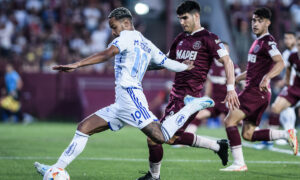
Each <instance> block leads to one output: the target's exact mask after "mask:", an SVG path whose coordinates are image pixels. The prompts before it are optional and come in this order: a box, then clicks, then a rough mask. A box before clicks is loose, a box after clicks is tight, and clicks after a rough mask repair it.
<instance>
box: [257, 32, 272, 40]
mask: <svg viewBox="0 0 300 180" xmlns="http://www.w3.org/2000/svg"><path fill="white" fill-rule="evenodd" d="M267 35H270V33H269V32H267V33H265V34H263V35H261V36H259V37H258V38H257V39H261V38H263V37H265V36H267Z"/></svg>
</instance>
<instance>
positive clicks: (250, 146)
mask: <svg viewBox="0 0 300 180" xmlns="http://www.w3.org/2000/svg"><path fill="white" fill-rule="evenodd" d="M203 137H207V138H210V139H214V140H218V139H220V138H215V137H211V136H203ZM242 145H243V146H244V147H247V148H252V149H255V148H254V147H253V145H254V144H251V143H248V142H242ZM268 150H269V151H273V152H278V153H283V154H291V155H294V152H293V151H292V150H288V149H280V148H276V147H272V148H271V149H268ZM297 156H298V157H300V153H299V152H298V154H297Z"/></svg>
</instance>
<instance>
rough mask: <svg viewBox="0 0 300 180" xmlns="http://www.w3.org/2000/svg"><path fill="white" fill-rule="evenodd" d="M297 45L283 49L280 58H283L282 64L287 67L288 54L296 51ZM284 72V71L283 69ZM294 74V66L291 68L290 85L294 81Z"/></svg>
mask: <svg viewBox="0 0 300 180" xmlns="http://www.w3.org/2000/svg"><path fill="white" fill-rule="evenodd" d="M297 51H298V50H297V47H296V46H295V47H294V48H293V49H292V50H289V49H286V50H285V51H283V53H282V58H283V61H284V64H285V67H288V66H289V63H288V59H289V57H290V55H291V54H292V53H294V52H297ZM284 72H285V71H284ZM295 76H296V71H295V69H294V68H291V75H290V85H292V84H293V83H294V78H295Z"/></svg>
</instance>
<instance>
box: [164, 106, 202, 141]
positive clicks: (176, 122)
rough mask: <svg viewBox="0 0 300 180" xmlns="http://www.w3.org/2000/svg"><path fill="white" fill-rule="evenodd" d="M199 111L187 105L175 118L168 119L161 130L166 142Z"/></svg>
mask: <svg viewBox="0 0 300 180" xmlns="http://www.w3.org/2000/svg"><path fill="white" fill-rule="evenodd" d="M198 110H199V108H198V107H195V106H193V105H192V104H188V105H185V106H184V107H183V108H182V109H181V110H180V111H178V112H177V113H176V114H174V115H173V116H170V117H167V118H166V120H165V121H164V122H163V123H162V125H161V130H162V132H163V135H164V137H165V140H166V142H167V141H168V140H169V139H170V138H172V137H173V136H174V134H175V133H176V131H177V130H178V129H179V128H181V127H182V126H183V125H184V123H185V122H186V121H187V120H188V118H189V117H190V116H191V115H192V114H194V113H196V112H197V111H198Z"/></svg>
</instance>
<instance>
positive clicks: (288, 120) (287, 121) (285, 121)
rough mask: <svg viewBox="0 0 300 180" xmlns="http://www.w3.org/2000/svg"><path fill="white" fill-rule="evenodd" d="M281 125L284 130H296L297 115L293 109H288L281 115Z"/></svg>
mask: <svg viewBox="0 0 300 180" xmlns="http://www.w3.org/2000/svg"><path fill="white" fill-rule="evenodd" d="M279 120H280V123H281V125H282V126H283V129H284V130H288V129H294V128H295V123H296V114H295V109H294V108H293V107H288V108H286V109H285V110H283V111H282V112H281V113H280V118H279Z"/></svg>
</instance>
